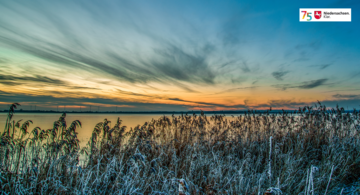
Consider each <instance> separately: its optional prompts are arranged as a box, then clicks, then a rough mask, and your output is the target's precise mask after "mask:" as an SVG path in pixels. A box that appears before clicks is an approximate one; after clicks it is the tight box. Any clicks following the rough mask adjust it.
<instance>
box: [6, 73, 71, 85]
mask: <svg viewBox="0 0 360 195" xmlns="http://www.w3.org/2000/svg"><path fill="white" fill-rule="evenodd" d="M24 82H36V83H42V84H46V85H48V84H55V85H66V82H65V81H62V80H58V79H54V78H49V77H46V76H40V75H34V76H33V77H29V76H14V75H4V74H0V83H2V84H5V85H20V84H23V83H24Z"/></svg>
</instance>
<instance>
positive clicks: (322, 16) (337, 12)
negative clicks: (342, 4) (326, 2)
mask: <svg viewBox="0 0 360 195" xmlns="http://www.w3.org/2000/svg"><path fill="white" fill-rule="evenodd" d="M299 13H300V22H351V9H350V8H346V9H345V8H338V9H337V8H335V9H334V8H332V9H328V8H300V12H299Z"/></svg>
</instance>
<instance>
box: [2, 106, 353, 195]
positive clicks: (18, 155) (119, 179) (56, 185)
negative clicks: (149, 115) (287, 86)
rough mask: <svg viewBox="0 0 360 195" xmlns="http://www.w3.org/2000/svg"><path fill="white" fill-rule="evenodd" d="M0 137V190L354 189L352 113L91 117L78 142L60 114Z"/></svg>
mask: <svg viewBox="0 0 360 195" xmlns="http://www.w3.org/2000/svg"><path fill="white" fill-rule="evenodd" d="M17 105H18V104H13V105H12V106H11V108H10V110H9V115H8V118H7V121H6V126H5V130H4V132H3V133H2V135H1V138H0V141H1V143H0V144H1V145H0V157H1V159H0V191H1V193H2V194H249V195H250V194H256V195H257V194H304V195H305V194H340V193H342V194H357V193H359V188H360V186H359V184H358V183H357V182H358V181H359V178H360V152H359V151H360V140H359V134H360V126H359V118H360V114H359V112H357V111H356V110H354V111H353V112H352V113H344V110H343V109H342V108H335V109H326V107H325V106H323V105H321V104H320V103H319V105H318V106H316V107H314V108H313V107H305V108H299V110H298V111H297V113H296V114H289V113H286V112H284V113H282V114H267V113H265V114H264V113H262V114H255V113H253V112H248V113H247V114H245V115H243V116H239V117H233V118H231V119H230V120H229V119H227V118H225V117H224V116H223V115H213V116H211V117H207V116H205V115H204V114H203V113H202V114H200V115H195V114H194V115H192V116H188V115H183V116H172V117H171V116H170V117H167V116H164V117H161V118H159V119H157V120H152V121H150V122H147V123H145V124H144V125H142V126H140V125H139V126H137V127H135V128H134V129H129V130H126V128H125V127H124V126H122V125H121V120H120V118H119V119H118V120H117V121H112V122H111V123H110V121H108V120H106V119H105V120H104V121H103V122H100V123H98V124H97V125H96V126H95V128H94V130H93V134H92V138H91V140H90V141H89V143H88V146H87V147H86V148H80V147H79V140H78V139H77V132H76V129H77V128H78V127H79V126H81V123H80V121H77V120H76V121H73V122H72V123H70V124H67V122H66V120H65V117H66V115H65V114H63V115H62V116H61V117H60V118H59V120H58V121H55V122H54V125H53V128H52V129H41V128H40V127H36V128H34V129H32V130H29V129H28V127H29V125H30V124H31V123H32V121H13V120H12V116H13V114H14V110H15V109H16V107H17Z"/></svg>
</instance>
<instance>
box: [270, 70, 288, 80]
mask: <svg viewBox="0 0 360 195" xmlns="http://www.w3.org/2000/svg"><path fill="white" fill-rule="evenodd" d="M287 73H289V71H275V72H273V73H271V74H272V76H273V77H274V78H275V79H277V80H279V81H282V80H284V78H283V77H284V76H285V75H286V74H287Z"/></svg>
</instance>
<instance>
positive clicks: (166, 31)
mask: <svg viewBox="0 0 360 195" xmlns="http://www.w3.org/2000/svg"><path fill="white" fill-rule="evenodd" d="M300 8H351V9H352V21H351V22H312V23H310V22H299V9H300ZM359 20H360V1H358V0H347V1H345V0H324V1H316V2H315V1H287V0H284V1H277V0H274V1H268V0H255V1H253V0H247V1H245V0H244V1H227V0H224V1H211V0H206V1H205V0H203V1H197V0H195V1H194V0H192V1H187V0H181V1H165V0H164V1H158V0H151V1H146V0H138V1H130V0H129V1H120V0H116V1H115V0H101V1H100V0H96V1H95V0H77V1H70V0H62V1H38V0H31V1H28V0H24V1H18V0H13V1H10V0H4V1H1V2H0V110H2V109H7V108H8V106H9V104H11V103H14V102H18V103H20V104H21V105H22V107H21V108H22V109H25V110H27V109H34V108H35V106H37V107H36V108H37V109H41V110H56V109H58V108H59V107H60V109H63V108H66V109H67V110H77V111H79V110H80V109H82V110H90V109H93V110H101V111H115V110H117V111H187V110H247V109H268V108H269V107H270V106H271V107H273V109H296V108H299V107H302V106H306V105H311V106H312V105H314V104H315V103H316V102H317V101H318V100H319V101H320V102H322V103H323V104H325V105H326V106H328V107H334V106H336V104H339V106H342V107H344V108H345V109H353V108H356V109H360V101H359V100H360V84H359V83H360V21H359Z"/></svg>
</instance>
